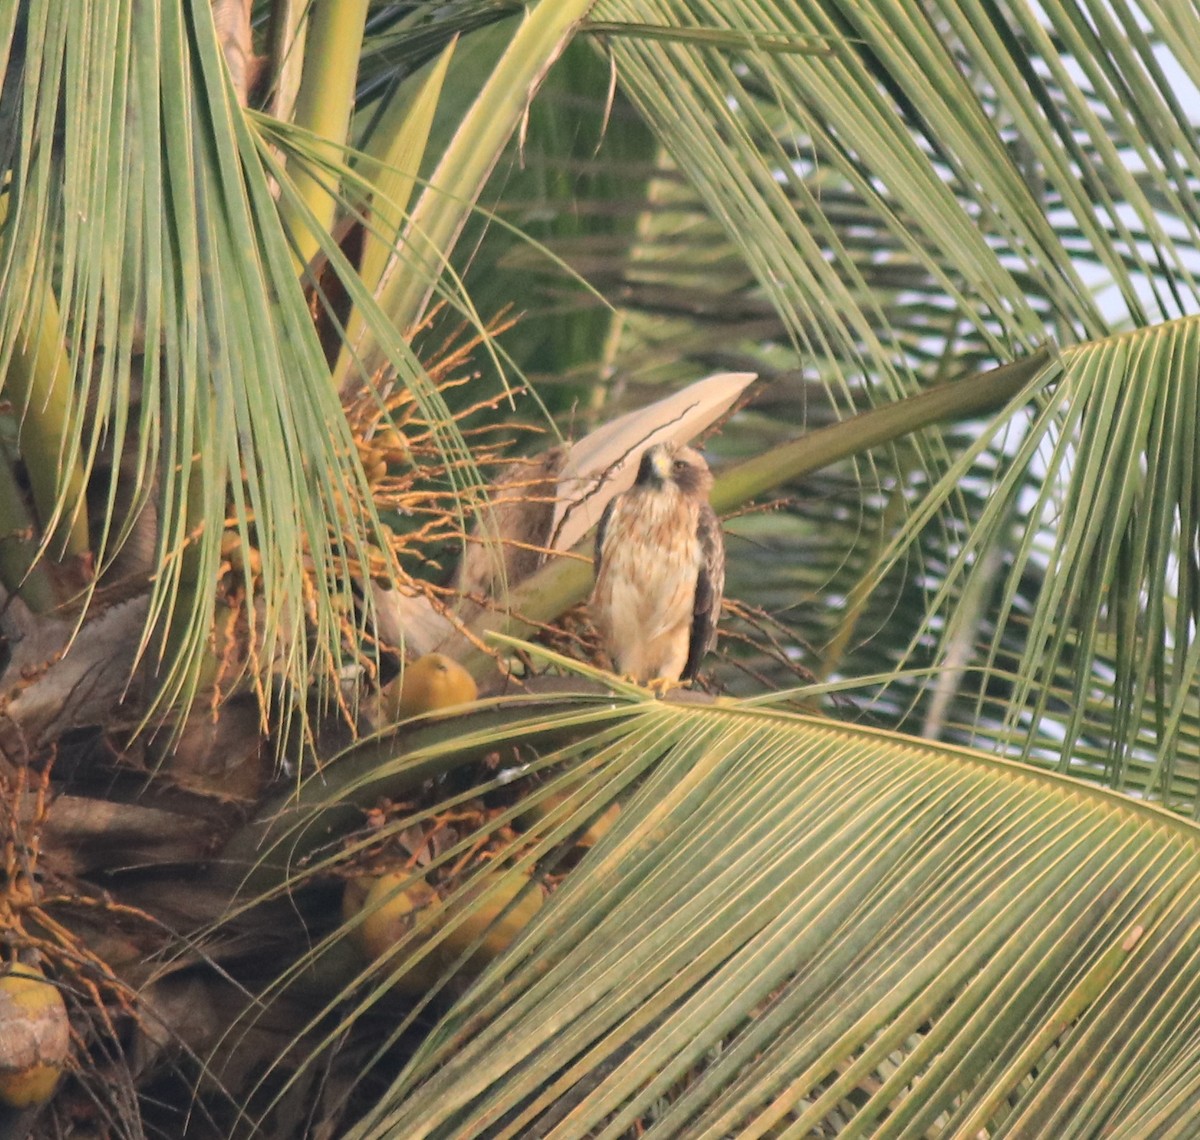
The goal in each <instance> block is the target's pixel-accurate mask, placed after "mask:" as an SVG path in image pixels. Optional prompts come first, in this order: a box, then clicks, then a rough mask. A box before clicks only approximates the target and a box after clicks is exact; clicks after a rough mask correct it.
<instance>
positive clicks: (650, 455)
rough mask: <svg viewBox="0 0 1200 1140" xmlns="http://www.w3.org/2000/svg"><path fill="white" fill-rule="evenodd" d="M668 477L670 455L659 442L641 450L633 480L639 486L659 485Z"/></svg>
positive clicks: (669, 474)
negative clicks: (640, 458)
mask: <svg viewBox="0 0 1200 1140" xmlns="http://www.w3.org/2000/svg"><path fill="white" fill-rule="evenodd" d="M670 478H671V455H670V453H669V452H668V451H667V449H666V448H665V447H663V445H662V444H661V443H656V444H655V445H654V446H653V447H648V448H647V449H646V450H645V451H644V452H642V461H641V463H640V464H638V473H637V478H636V479H635V480H634V482H635V483H637V485H638V486H639V487H649V486H655V487H661V486H663V485H664V484H665V483H666V482H667V480H668V479H670Z"/></svg>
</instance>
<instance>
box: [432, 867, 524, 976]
mask: <svg viewBox="0 0 1200 1140" xmlns="http://www.w3.org/2000/svg"><path fill="white" fill-rule="evenodd" d="M481 895H486V898H484V900H483V901H482V902H481V903H479V905H478V906H476V907H475V908H474V909H473V910H472V911H471V912H470V914H468V915H467V917H466V918H464V919H463V920H462V921H461V922H459V923H458V924H456V925H455V927H454V929H453V930H451V931H450V933H449V934H447V936H446V938H445V941H443V942H442V944H441V946H440V947H439V950H440V952H441V954H442V956H443V957H444V958H445V959H446V960H447V961H454V960H456V959H457V958H458V956H459V955H460V954H461V953H462V952H463V951H464V950H466V949H467V947H468V946H472V945H474V943H475V940H476V939H477V938H479V937H480V936H481V935H483V941H482V942H481V943H480V944H479V948H478V949H477V950H476V952H475V953H474V954H472V955H471V957H470V959H469V960H468V962H467V964H466V968H467V969H472V970H481V969H483V967H484V966H485V965H487V963H488V962H490V961H491V960H492V959H493V958H495V957H497V956H498V955H500V954H501V953H502V952H503V951H504V950H506V949H507V948H508V947H509V946H510V945H511V944H512V943H513V942H514V941H515V940H516V938H517V936H518V935H519V934H520V933H521V931H523V930H524V929H525V927H527V926H528V925H529V924H530V922H532V921H533V917H534V915H536V914H537V912H538V911H539V910H541V908H542V902H543V901H544V900H545V892H544V891H543V890H542V888H541V886H540V885H539V884H532V885H531V882H530V879H529V876H528V875H525V874H522V873H521V872H519V871H512V872H510V873H508V874H506V875H504V876H503V877H502V878H501V879H499V881H496V880H489V882H488V883H487V884H486V885H481V886H480V887H479V888H477V889H476V890H474V891H468V892H467V893H466V894H465V895H464V896H463V897H462V898H461V899H459V900H457V901H456V902H455V903H453V904H451V905H450V906H449V907H448V908H447V919H448V920H450V919H452V918H453V916H455V915H457V914H462V913H463V912H464V911H466V909H467V908H468V906H470V905H471V904H472V903H473V902H474V901H475V900H476V899H478V898H479V897H480V896H481ZM518 896H520V897H519V898H518ZM514 899H515V900H516V901H515V902H514V901H513V900H514ZM510 904H511V905H510ZM485 931H486V934H485Z"/></svg>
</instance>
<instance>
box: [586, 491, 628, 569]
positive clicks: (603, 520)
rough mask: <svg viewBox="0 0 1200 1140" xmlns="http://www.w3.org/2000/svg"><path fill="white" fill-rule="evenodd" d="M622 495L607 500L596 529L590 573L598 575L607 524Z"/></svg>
mask: <svg viewBox="0 0 1200 1140" xmlns="http://www.w3.org/2000/svg"><path fill="white" fill-rule="evenodd" d="M622 498H623V496H622V495H616V496H614V497H613V498H611V499H609V500H608V506H606V507H605V508H604V514H602V515H601V516H600V525H599V526H598V527H596V552H595V554H594V555H593V556H592V572H593V573H594V574H599V573H600V562H601V560H602V559H603V557H604V539H605V537H606V536H607V534H608V523H609V520H610V519H611V518H612V516H613V508H614V507H615V506H616V505H617V503H619V502H620V501H621V499H622Z"/></svg>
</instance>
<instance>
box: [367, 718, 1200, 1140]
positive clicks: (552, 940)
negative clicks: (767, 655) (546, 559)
mask: <svg viewBox="0 0 1200 1140" xmlns="http://www.w3.org/2000/svg"><path fill="white" fill-rule="evenodd" d="M625 731H626V732H627V733H628V736H629V740H630V743H631V748H630V750H629V751H628V752H627V753H624V754H623V752H622V750H621V748H620V746H619V741H613V738H612V731H611V730H609V731H608V732H606V734H605V735H606V738H607V740H608V743H607V744H606V745H605V746H603V747H602V748H601V749H600V751H599V752H598V753H597V754H598V755H606V756H608V757H609V759H608V761H607V764H608V765H609V770H610V771H611V772H613V773H615V772H616V771H617V770H618V769H620V768H621V766H622V765H623V764H625V763H626V762H634V760H635V758H636V761H637V763H638V764H639V765H640V764H641V763H642V762H644V760H645V758H646V751H647V749H648V748H649V749H650V750H651V751H652V752H653V753H654V754H655V755H656V756H657V757H658V759H657V761H656V764H655V767H654V768H653V770H650V771H647V774H646V775H645V777H644V778H643V779H642V780H640V781H639V782H638V783H637V784H636V785H635V786H634V787H633V788H632V789H631V791H630V792H629V793H627V796H626V801H625V803H624V804H623V807H622V810H621V814H620V816H619V817H618V821H617V823H616V824H615V825H614V827H613V828H612V830H611V831H610V832H609V833H608V835H607V836H606V837H605V838H604V839H603V840H602V841H601V843H600V845H599V846H598V847H597V848H596V849H595V851H594V852H593V853H592V854H591V855H589V856H588V861H587V862H586V863H585V864H584V866H585V867H586V868H587V870H588V873H587V874H586V875H578V876H576V877H571V878H568V880H567V881H566V882H565V883H564V884H563V885H562V886H561V887H560V888H559V890H558V891H557V892H556V893H555V894H554V895H553V896H552V898H551V899H550V900H549V902H548V904H547V905H546V906H544V907H543V908H542V910H541V912H540V913H539V915H538V916H537V917H536V918H535V919H534V920H533V921H532V923H531V924H530V925H529V927H528V928H527V929H526V932H525V934H524V936H523V937H522V938H521V939H520V940H519V941H518V943H517V944H516V945H515V946H514V947H513V948H512V949H511V950H510V951H509V953H508V954H507V955H506V956H504V957H503V958H501V959H499V960H497V961H496V962H495V963H494V965H493V966H492V967H491V968H490V969H489V970H488V971H487V972H486V973H485V974H484V976H483V977H482V978H481V979H480V981H479V982H478V983H477V984H476V985H475V986H474V987H473V988H472V990H471V991H470V992H469V993H468V994H467V996H466V997H464V998H463V999H462V1000H461V1001H460V1002H458V1003H457V1004H456V1005H455V1007H454V1008H453V1010H452V1011H451V1012H450V1013H449V1014H448V1015H447V1016H446V1018H445V1019H444V1021H443V1022H442V1024H441V1026H440V1027H439V1028H438V1029H437V1030H436V1031H435V1032H434V1033H433V1034H432V1035H431V1036H430V1037H429V1038H428V1039H427V1040H426V1041H425V1043H424V1044H423V1045H422V1046H421V1047H420V1048H419V1049H418V1051H417V1054H416V1056H415V1057H414V1058H413V1060H412V1061H411V1062H410V1064H409V1065H408V1067H407V1068H406V1070H405V1072H404V1073H403V1074H402V1076H401V1077H400V1079H399V1080H398V1081H397V1083H396V1084H395V1086H394V1087H393V1088H392V1090H391V1091H390V1092H389V1094H388V1095H387V1096H386V1097H385V1098H384V1099H383V1101H382V1102H381V1104H380V1106H379V1108H378V1109H377V1110H376V1111H373V1112H371V1113H369V1114H368V1115H367V1117H366V1118H365V1119H364V1121H363V1122H362V1123H361V1124H360V1126H359V1127H358V1128H356V1129H355V1130H353V1131H352V1133H351V1135H352V1136H355V1137H358V1138H365V1137H385V1136H395V1137H399V1136H404V1137H413V1138H415V1137H425V1136H449V1135H460V1136H461V1135H483V1134H487V1135H490V1136H495V1137H504V1136H517V1135H521V1136H528V1135H546V1136H555V1137H559V1138H565V1137H590V1136H612V1137H618V1136H623V1135H627V1134H631V1132H632V1131H633V1130H635V1129H636V1130H640V1131H641V1132H642V1134H644V1135H648V1136H663V1137H666V1136H683V1135H686V1136H689V1137H695V1136H708V1135H712V1136H722V1135H728V1134H730V1133H736V1134H737V1135H742V1136H751V1135H766V1134H771V1133H773V1132H775V1131H778V1130H780V1129H782V1130H783V1131H784V1133H785V1134H788V1135H797V1136H799V1135H807V1134H809V1133H810V1131H811V1130H812V1129H818V1130H825V1131H830V1130H834V1131H837V1132H838V1133H839V1134H858V1133H865V1132H867V1131H870V1133H871V1134H872V1135H889V1136H890V1135H896V1136H901V1135H904V1136H910V1135H924V1134H926V1133H927V1131H928V1130H929V1129H931V1128H938V1129H940V1130H942V1131H945V1130H947V1129H948V1130H950V1131H953V1132H962V1133H963V1134H969V1135H975V1134H976V1133H977V1132H978V1131H979V1130H981V1129H983V1130H987V1131H988V1133H989V1134H990V1135H1016V1134H1020V1135H1036V1136H1052V1135H1063V1134H1064V1132H1065V1131H1067V1130H1070V1129H1075V1130H1077V1131H1079V1132H1080V1133H1081V1134H1095V1133H1096V1132H1097V1131H1098V1130H1101V1129H1102V1128H1103V1126H1104V1124H1105V1123H1106V1122H1109V1123H1115V1122H1120V1123H1121V1127H1122V1128H1123V1130H1124V1131H1125V1132H1127V1133H1128V1134H1129V1135H1130V1136H1147V1137H1148V1136H1159V1135H1164V1134H1166V1133H1165V1132H1164V1131H1162V1129H1163V1128H1165V1127H1166V1126H1167V1122H1169V1124H1170V1125H1171V1126H1174V1127H1176V1128H1179V1129H1183V1133H1180V1134H1184V1133H1185V1132H1186V1129H1187V1127H1194V1113H1195V1105H1194V1097H1192V1094H1194V1091H1195V1088H1196V1086H1197V1081H1198V1080H1200V1073H1198V1072H1197V1071H1196V1066H1195V1060H1194V1051H1193V1050H1192V1048H1191V1043H1192V1042H1193V1041H1194V1040H1195V1036H1196V1033H1197V1032H1198V1031H1200V984H1198V983H1196V981H1195V980H1194V979H1192V978H1191V976H1190V971H1188V970H1187V969H1186V968H1185V966H1184V963H1185V962H1186V961H1187V960H1188V958H1189V956H1190V955H1191V954H1193V953H1194V952H1195V946H1196V940H1197V937H1198V936H1200V935H1198V931H1200V926H1198V924H1197V918H1196V913H1195V904H1194V896H1195V883H1196V880H1197V876H1198V875H1200V846H1198V841H1200V833H1197V832H1196V831H1195V829H1194V828H1193V827H1191V826H1190V825H1188V824H1186V823H1182V822H1180V821H1179V820H1177V819H1173V818H1172V817H1170V816H1167V815H1165V814H1163V813H1161V812H1158V811H1156V810H1155V809H1153V808H1149V807H1146V806H1144V805H1139V804H1136V803H1133V802H1130V801H1127V800H1124V799H1122V798H1120V797H1116V796H1112V795H1106V794H1104V793H1100V792H1096V791H1091V790H1088V789H1086V788H1085V787H1084V786H1082V785H1080V784H1078V783H1076V782H1073V781H1071V780H1067V779H1064V778H1053V777H1048V776H1043V775H1039V774H1036V773H1035V772H1034V771H1033V770H1031V769H1028V768H1023V767H1022V766H1020V765H1015V764H1011V763H1006V762H1004V761H999V760H995V759H990V758H987V757H985V756H983V755H981V754H978V753H971V752H967V751H963V750H960V749H953V748H948V747H935V746H930V745H928V744H925V743H922V742H920V741H916V740H913V739H910V738H904V737H899V736H894V735H891V734H887V733H880V732H872V731H870V730H865V729H857V728H851V727H847V726H843V725H838V724H834V723H832V722H829V721H823V720H816V719H812V718H807V717H801V716H788V715H784V714H779V713H771V712H766V711H763V712H750V711H743V710H740V709H738V708H737V707H736V706H733V707H720V706H716V707H709V708H695V707H679V706H671V705H669V704H667V705H664V704H661V703H655V702H650V703H640V704H638V705H637V706H634V707H633V708H631V709H630V710H629V711H628V719H627V720H626V721H625ZM635 741H636V743H635ZM651 742H653V743H651ZM572 751H577V750H574V749H573V750H572ZM641 770H643V771H646V770H645V769H641ZM614 778H615V777H614ZM601 883H602V884H603V889H602V890H601V889H598V884H601ZM1172 963H1177V965H1172ZM1164 978H1169V979H1172V981H1171V982H1170V983H1169V984H1164V981H1163V979H1164ZM568 979H569V983H568ZM1142 1026H1145V1027H1146V1033H1149V1032H1150V1030H1151V1027H1157V1029H1156V1030H1155V1031H1154V1032H1153V1034H1152V1036H1153V1038H1154V1040H1155V1042H1156V1045H1155V1047H1154V1049H1152V1050H1151V1049H1149V1048H1146V1047H1143V1045H1142V1044H1141V1043H1142V1042H1143V1041H1144V1040H1148V1038H1147V1037H1146V1033H1143V1032H1142V1030H1141V1027H1142ZM1098 1058H1103V1061H1099V1060H1098ZM1085 1078H1086V1079H1087V1081H1088V1083H1089V1092H1088V1093H1087V1095H1084V1096H1077V1095H1075V1092H1076V1089H1077V1088H1078V1083H1079V1082H1080V1081H1081V1080H1083V1079H1085ZM918 1090H919V1091H918ZM1189 1090H1190V1092H1189ZM1189 1097H1192V1099H1189ZM1172 1134H1174V1133H1172Z"/></svg>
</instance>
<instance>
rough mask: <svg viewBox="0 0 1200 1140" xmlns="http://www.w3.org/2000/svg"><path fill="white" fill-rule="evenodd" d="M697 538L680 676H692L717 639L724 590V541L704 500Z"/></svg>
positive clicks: (685, 678)
mask: <svg viewBox="0 0 1200 1140" xmlns="http://www.w3.org/2000/svg"><path fill="white" fill-rule="evenodd" d="M696 537H697V538H698V539H699V541H700V573H699V575H698V576H697V578H696V601H695V603H694V604H693V606H692V638H691V641H690V642H689V643H688V658H687V664H686V665H685V666H684V667H683V675H682V679H683V680H685V681H690V680H692V679H693V678H694V677H695V676H696V673H697V671H698V670H699V668H700V662H701V660H702V659H703V657H704V655H705V654H706V653H707V652H708V651H709V650H710V649H711V648H712V647H713V645H714V644H715V643H716V640H717V619H718V618H719V617H720V616H721V596H722V595H723V594H724V593H725V542H724V540H723V539H722V537H721V521H720V520H719V519H718V518H717V516H716V512H715V511H713V509H712V507H710V506H709V505H708V504H707V503H705V504H704V506H703V507H701V508H700V520H699V523H698V524H697V527H696Z"/></svg>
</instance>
